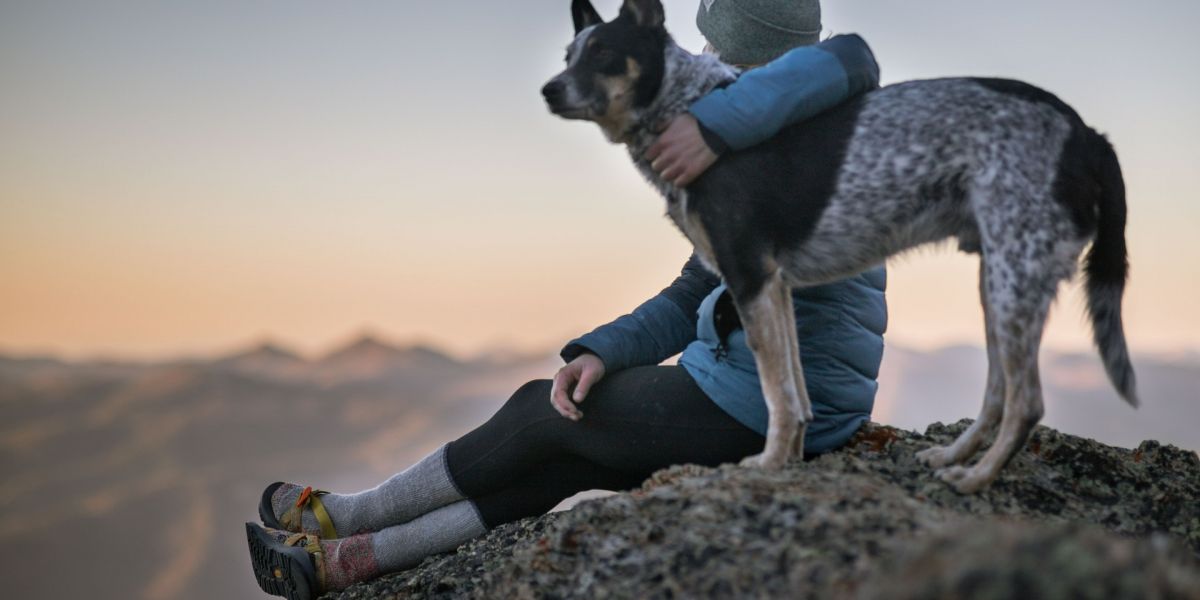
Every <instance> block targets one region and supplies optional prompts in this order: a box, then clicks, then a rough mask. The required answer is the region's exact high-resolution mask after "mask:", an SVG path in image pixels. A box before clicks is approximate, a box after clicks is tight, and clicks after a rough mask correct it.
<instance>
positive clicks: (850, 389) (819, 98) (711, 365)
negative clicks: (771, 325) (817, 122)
mask: <svg viewBox="0 0 1200 600" xmlns="http://www.w3.org/2000/svg"><path fill="white" fill-rule="evenodd" d="M878 84H879V69H878V66H876V64H875V61H874V58H873V57H872V55H871V51H870V49H869V48H868V47H867V45H866V43H865V42H864V41H863V40H862V38H860V37H858V36H856V35H843V36H837V37H834V38H831V39H830V40H827V41H825V42H822V43H820V44H816V45H813V46H804V47H800V48H796V49H794V50H792V51H790V52H788V53H787V54H784V55H783V56H781V57H780V58H778V59H776V60H775V61H773V62H771V63H769V64H767V65H765V66H763V67H759V68H757V69H753V70H750V71H748V72H746V73H745V74H743V75H742V76H741V77H740V78H739V79H738V80H737V81H736V82H735V83H733V84H732V85H729V86H727V87H725V88H723V89H720V90H716V91H714V92H712V93H710V94H708V95H707V96H705V97H704V98H701V99H700V100H699V101H697V102H696V103H695V104H693V105H692V107H691V109H690V111H691V112H692V114H693V115H695V116H696V118H697V119H698V120H699V121H700V123H701V126H702V128H701V130H702V132H703V133H704V136H705V140H706V141H708V142H709V144H710V145H711V146H714V150H717V151H718V152H720V151H723V150H726V149H734V150H737V149H741V148H745V147H748V146H751V145H754V144H755V143H758V142H761V141H763V140H766V139H768V138H770V137H771V136H772V135H774V134H775V133H776V132H777V131H778V130H779V129H780V128H782V127H783V126H785V125H788V124H792V123H796V122H799V121H802V120H803V119H805V118H808V117H811V116H813V115H815V114H817V113H819V112H821V111H823V110H825V109H828V108H830V107H832V106H834V105H836V104H838V103H839V102H842V101H844V100H846V99H848V98H850V97H852V96H854V95H857V94H859V93H862V92H864V91H866V90H869V89H873V88H875V87H877V86H878ZM886 279H887V278H886V273H885V271H884V268H883V267H882V266H880V267H877V268H875V269H872V270H869V271H867V272H865V273H863V274H861V275H857V276H855V277H850V278H848V279H844V280H841V281H837V282H834V283H831V284H827V285H822V286H816V287H809V288H803V289H797V290H795V291H794V292H793V294H792V301H793V306H794V308H795V312H796V327H797V331H798V333H799V342H800V359H801V363H802V364H803V367H804V376H805V381H806V384H807V387H808V393H809V397H810V398H811V400H812V406H813V413H814V417H815V418H814V420H813V422H812V423H811V424H810V425H809V427H808V432H807V436H806V438H805V446H804V449H805V452H807V453H820V452H826V451H829V450H832V449H834V448H837V447H839V446H841V445H843V444H845V443H846V441H847V440H848V439H849V438H850V436H851V435H853V433H854V432H855V431H856V430H857V429H858V427H859V426H860V425H862V423H863V422H864V421H867V420H868V419H869V418H870V415H871V408H872V406H873V405H874V402H875V390H876V387H877V385H876V382H875V379H876V377H877V376H878V374H879V363H880V361H881V360H882V358H883V332H884V330H885V329H886V327H887V304H886V301H885V299H884V289H885V287H886ZM724 290H725V285H724V284H723V283H722V282H721V281H720V279H719V278H717V277H716V276H715V275H713V274H712V273H711V272H709V271H708V270H707V269H705V268H704V267H703V266H702V265H701V264H700V262H699V259H698V258H697V257H696V256H695V255H693V256H692V257H691V258H690V259H689V260H688V261H687V264H685V265H684V267H683V270H682V272H681V273H680V275H679V277H678V278H676V279H675V281H674V282H672V283H671V285H669V286H667V288H666V289H664V290H662V291H661V292H660V293H659V294H658V295H657V296H655V297H653V298H651V299H650V300H647V301H646V302H644V303H642V304H641V305H640V306H638V307H637V308H636V309H634V310H633V312H632V313H630V314H628V315H624V316H622V317H619V318H618V319H616V320H615V321H613V322H611V323H608V324H605V325H602V326H600V327H597V328H596V329H595V330H593V331H592V332H590V333H588V334H586V335H583V336H581V337H579V338H576V339H574V340H572V341H571V342H569V343H568V344H567V345H566V346H565V347H564V348H563V349H562V352H561V353H560V355H561V356H562V358H563V359H564V360H566V361H570V360H572V359H574V358H575V357H576V356H578V355H579V354H582V353H583V352H592V353H594V354H596V355H597V356H599V357H600V359H601V360H602V361H604V365H605V369H606V370H608V371H610V372H611V371H615V370H619V369H625V368H629V367H633V366H639V365H654V364H658V363H660V362H662V361H663V360H665V359H667V358H669V357H671V356H674V355H675V354H677V353H679V352H680V351H682V352H683V354H682V356H680V359H679V364H680V365H681V366H683V367H684V368H685V369H687V371H688V373H690V374H691V375H692V377H693V378H694V379H695V380H696V383H697V385H699V386H700V388H701V389H702V390H704V392H705V393H706V394H707V395H708V396H709V398H711V399H712V400H713V401H714V402H716V403H717V404H718V405H719V406H720V407H721V408H722V409H724V410H725V411H726V412H727V413H729V414H730V415H731V416H733V417H734V418H735V419H737V420H738V421H739V422H741V423H742V424H744V425H746V426H747V427H749V428H751V429H753V430H755V431H757V432H759V433H760V434H762V435H764V436H765V435H766V431H767V407H766V401H765V400H764V398H763V394H762V387H761V385H760V384H759V379H758V372H757V369H756V367H755V364H754V355H753V353H751V352H750V349H749V347H747V346H746V340H745V333H744V332H743V331H742V330H741V329H737V330H734V331H733V332H732V333H730V334H729V335H728V337H727V338H726V339H725V340H724V341H722V340H720V339H719V338H718V334H717V329H716V327H715V325H714V316H715V314H714V313H715V311H716V306H717V300H718V298H719V297H720V296H721V293H722V292H723V291H724Z"/></svg>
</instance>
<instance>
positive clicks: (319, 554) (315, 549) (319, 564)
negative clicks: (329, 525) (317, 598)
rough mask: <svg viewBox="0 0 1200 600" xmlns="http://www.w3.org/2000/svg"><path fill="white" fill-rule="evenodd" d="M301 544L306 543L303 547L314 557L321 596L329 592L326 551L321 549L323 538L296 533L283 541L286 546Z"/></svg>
mask: <svg viewBox="0 0 1200 600" xmlns="http://www.w3.org/2000/svg"><path fill="white" fill-rule="evenodd" d="M300 542H304V545H303V546H302V547H303V548H304V551H305V552H308V553H309V554H310V555H312V557H313V567H314V568H315V569H316V571H317V585H318V586H319V587H320V592H319V593H320V594H324V593H325V592H326V591H328V589H329V588H328V587H327V586H326V585H325V549H324V548H321V538H319V537H317V536H315V535H313V534H311V533H295V534H292V535H290V536H288V538H287V539H286V540H284V541H283V543H284V545H286V546H296V545H298V544H299V543H300Z"/></svg>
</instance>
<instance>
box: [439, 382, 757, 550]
mask: <svg viewBox="0 0 1200 600" xmlns="http://www.w3.org/2000/svg"><path fill="white" fill-rule="evenodd" d="M550 387H551V381H550V380H548V379H538V380H534V381H530V382H528V383H526V384H525V385H523V386H521V387H520V388H519V389H517V391H516V392H514V393H513V395H512V397H510V398H509V399H508V402H506V403H505V404H504V406H503V407H501V408H500V410H499V411H497V412H496V414H495V415H493V416H492V418H490V419H488V421H487V422H486V423H484V424H483V425H480V426H479V427H476V428H475V429H474V430H472V431H471V432H469V433H467V434H466V435H464V436H462V437H460V438H458V439H457V440H454V441H453V442H450V444H449V445H448V447H447V448H446V462H447V465H448V467H449V469H450V475H451V477H452V478H453V479H454V482H455V483H456V484H457V485H458V487H459V489H460V490H461V491H462V492H463V493H464V494H465V495H466V496H467V497H469V498H471V499H472V500H474V501H475V504H476V506H477V507H478V508H479V512H480V514H481V516H482V517H483V520H484V522H485V523H486V524H487V526H488V527H489V528H492V527H495V526H497V525H500V524H501V523H508V522H510V521H515V520H516V519H520V518H522V517H528V516H533V515H540V514H542V513H545V512H546V511H548V510H550V509H551V508H553V507H554V505H555V504H558V503H559V502H560V501H562V500H563V499H565V498H568V497H570V496H571V495H573V494H575V493H577V492H581V491H583V490H589V489H607V490H625V489H629V488H633V487H636V486H638V485H640V484H641V483H642V481H643V480H645V479H646V477H648V476H649V475H650V474H651V473H653V472H654V471H656V470H658V469H661V468H664V467H667V466H670V465H674V464H680V463H696V464H701V465H709V466H715V465H718V464H720V463H723V462H735V461H738V460H740V459H742V458H743V457H746V456H749V455H751V454H754V453H756V452H761V451H762V449H763V443H764V441H765V440H764V438H763V436H761V435H759V434H758V432H756V431H754V430H752V429H750V428H748V427H746V426H745V425H742V424H741V423H739V422H738V421H737V420H735V419H734V418H733V417H730V416H729V415H728V414H727V413H726V412H725V411H724V410H722V409H721V408H720V407H719V406H717V405H716V404H714V403H713V401H712V400H710V399H709V398H708V396H706V395H705V394H704V392H703V391H702V390H701V389H700V388H699V387H698V386H697V385H696V383H695V381H693V380H692V377H691V375H689V374H688V373H687V371H686V370H685V369H684V368H683V367H679V366H651V367H634V368H631V369H625V370H621V371H617V372H615V373H610V374H608V375H606V376H605V377H604V378H602V379H601V380H600V381H599V382H597V383H596V385H595V386H593V387H592V389H591V391H589V392H588V395H587V397H586V398H585V399H584V401H583V402H582V403H580V404H579V409H580V411H581V412H583V418H582V419H580V420H579V421H572V420H570V419H567V418H565V417H563V416H562V415H560V414H558V412H557V411H555V410H554V407H553V406H551V404H550Z"/></svg>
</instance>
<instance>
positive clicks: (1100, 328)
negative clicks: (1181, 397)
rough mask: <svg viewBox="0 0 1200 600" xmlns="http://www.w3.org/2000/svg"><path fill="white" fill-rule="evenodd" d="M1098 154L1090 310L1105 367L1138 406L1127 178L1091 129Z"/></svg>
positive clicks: (1088, 263)
mask: <svg viewBox="0 0 1200 600" xmlns="http://www.w3.org/2000/svg"><path fill="white" fill-rule="evenodd" d="M1088 133H1089V134H1090V137H1091V138H1092V139H1091V140H1090V141H1089V142H1090V143H1089V144H1088V145H1089V146H1091V150H1092V152H1094V154H1093V155H1092V156H1093V161H1092V164H1091V167H1092V169H1093V176H1094V177H1095V178H1096V179H1095V181H1096V182H1097V183H1099V184H1100V194H1099V196H1098V205H1097V217H1098V218H1097V225H1096V239H1095V240H1093V241H1092V247H1091V249H1090V250H1088V253H1087V257H1086V258H1085V263H1084V273H1085V274H1086V277H1087V283H1086V288H1087V310H1088V314H1089V315H1090V316H1091V319H1092V335H1093V339H1094V340H1095V342H1096V346H1097V347H1098V348H1099V350H1100V357H1101V358H1102V359H1103V360H1104V369H1105V370H1106V371H1107V372H1108V378H1109V380H1111V381H1112V383H1113V386H1114V387H1116V388H1117V392H1119V393H1120V394H1121V397H1122V398H1124V399H1125V401H1126V402H1128V403H1129V404H1130V405H1132V406H1135V407H1136V406H1137V405H1138V397H1137V391H1136V389H1135V387H1136V383H1135V380H1134V375H1133V365H1131V364H1130V362H1129V349H1128V347H1127V346H1126V344H1125V328H1124V326H1123V324H1122V321H1121V297H1122V296H1123V295H1124V293H1125V279H1126V277H1127V276H1128V274H1129V260H1128V258H1127V256H1126V252H1125V180H1124V178H1123V177H1122V176H1121V164H1120V163H1119V162H1118V161H1117V154H1116V152H1115V151H1114V150H1113V147H1112V144H1110V143H1109V142H1108V140H1107V139H1105V138H1104V136H1103V135H1101V134H1099V133H1096V132H1094V131H1089V132H1088Z"/></svg>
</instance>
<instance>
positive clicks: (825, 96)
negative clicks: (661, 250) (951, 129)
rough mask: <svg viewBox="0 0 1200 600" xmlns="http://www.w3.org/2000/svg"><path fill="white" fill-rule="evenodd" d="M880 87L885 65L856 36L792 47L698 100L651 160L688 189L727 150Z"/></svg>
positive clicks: (758, 140)
mask: <svg viewBox="0 0 1200 600" xmlns="http://www.w3.org/2000/svg"><path fill="white" fill-rule="evenodd" d="M877 87H879V65H878V64H877V63H876V62H875V56H874V54H872V53H871V48H870V47H869V46H868V45H867V43H866V41H864V40H863V39H862V38H861V37H859V36H858V35H855V34H848V35H839V36H834V37H832V38H830V39H828V40H826V41H824V42H821V43H819V44H815V45H812V46H801V47H798V48H794V49H792V50H790V51H788V52H787V53H785V54H783V55H782V56H780V57H779V58H777V59H775V60H773V61H771V62H769V63H767V64H765V65H763V66H761V67H757V68H751V69H750V70H749V71H747V72H746V73H744V74H743V75H742V76H741V77H739V78H738V80H737V81H735V82H734V83H732V84H730V85H729V86H727V87H725V88H721V89H717V90H713V91H712V92H710V93H709V94H708V95H706V96H704V97H703V98H701V99H700V100H697V101H696V102H695V104H693V105H692V106H691V107H690V108H689V109H688V112H686V113H684V114H682V115H680V116H678V117H675V119H674V120H672V121H671V123H670V124H669V125H668V126H667V128H666V129H665V130H664V131H663V132H662V135H660V136H659V138H658V140H657V141H656V142H655V143H654V144H653V145H652V146H650V148H649V150H647V151H646V158H647V159H649V160H650V161H651V166H652V167H653V168H654V170H656V171H658V173H659V174H660V175H661V176H662V177H663V178H664V179H667V180H669V181H671V182H672V183H674V184H675V185H676V186H679V187H684V186H686V185H687V184H689V183H691V182H692V181H693V180H695V179H696V178H697V177H699V176H700V174H702V173H703V172H704V171H705V170H707V169H708V168H709V167H711V166H712V165H713V163H715V162H716V161H717V158H718V156H720V155H721V154H723V153H725V152H726V151H729V150H741V149H744V148H749V147H751V146H754V145H755V144H758V143H761V142H763V141H766V140H768V139H770V138H771V137H773V136H774V135H775V134H776V133H778V132H779V130H780V129H782V128H784V127H786V126H788V125H793V124H795V123H799V122H801V121H804V120H805V119H809V118H811V117H813V116H816V115H818V114H820V113H822V112H824V111H826V110H828V109H830V108H833V107H834V106H837V105H838V104H841V103H842V102H845V101H846V100H849V99H850V98H853V97H855V96H857V95H859V94H862V93H864V92H867V91H869V90H873V89H875V88H877Z"/></svg>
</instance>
